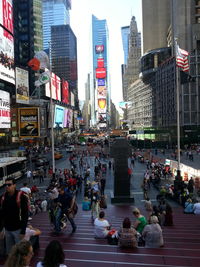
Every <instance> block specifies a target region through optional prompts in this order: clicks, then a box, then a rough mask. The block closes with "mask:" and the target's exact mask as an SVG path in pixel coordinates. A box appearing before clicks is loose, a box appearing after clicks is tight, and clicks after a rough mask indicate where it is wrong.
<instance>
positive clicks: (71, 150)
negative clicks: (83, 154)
mask: <svg viewBox="0 0 200 267" xmlns="http://www.w3.org/2000/svg"><path fill="white" fill-rule="evenodd" d="M74 150H75V147H74V145H71V146H68V147H67V148H66V152H68V153H70V152H73V151H74Z"/></svg>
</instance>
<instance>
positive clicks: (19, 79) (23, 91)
mask: <svg viewBox="0 0 200 267" xmlns="http://www.w3.org/2000/svg"><path fill="white" fill-rule="evenodd" d="M15 74H16V102H17V103H22V104H29V88H28V86H29V83H28V71H27V70H24V69H21V68H15Z"/></svg>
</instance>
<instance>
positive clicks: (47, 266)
mask: <svg viewBox="0 0 200 267" xmlns="http://www.w3.org/2000/svg"><path fill="white" fill-rule="evenodd" d="M64 262H65V254H64V252H63V248H62V246H61V244H60V242H59V241H57V240H52V241H51V242H50V243H49V244H48V246H47V247H46V249H45V255H44V258H43V260H42V261H40V262H38V264H37V266H36V267H67V266H66V265H65V264H63V263H64Z"/></svg>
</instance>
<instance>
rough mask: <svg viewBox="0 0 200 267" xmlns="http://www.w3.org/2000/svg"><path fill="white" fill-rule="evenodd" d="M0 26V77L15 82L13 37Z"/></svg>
mask: <svg viewBox="0 0 200 267" xmlns="http://www.w3.org/2000/svg"><path fill="white" fill-rule="evenodd" d="M4 32H5V30H4V29H3V28H2V27H1V26H0V79H2V80H4V81H6V82H9V83H12V84H15V71H14V39H13V37H12V36H11V35H9V37H8V36H5V35H4Z"/></svg>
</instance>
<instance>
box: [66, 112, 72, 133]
mask: <svg viewBox="0 0 200 267" xmlns="http://www.w3.org/2000/svg"><path fill="white" fill-rule="evenodd" d="M67 115H68V116H67V127H68V128H72V127H73V110H71V109H69V110H68V114H67Z"/></svg>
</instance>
